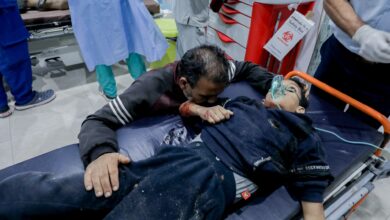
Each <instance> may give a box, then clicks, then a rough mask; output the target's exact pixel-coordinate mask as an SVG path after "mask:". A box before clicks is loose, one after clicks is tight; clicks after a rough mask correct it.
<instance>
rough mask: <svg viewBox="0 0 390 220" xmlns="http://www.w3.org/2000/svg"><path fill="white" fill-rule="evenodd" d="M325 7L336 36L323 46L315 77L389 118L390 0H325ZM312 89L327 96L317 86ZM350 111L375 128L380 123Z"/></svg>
mask: <svg viewBox="0 0 390 220" xmlns="http://www.w3.org/2000/svg"><path fill="white" fill-rule="evenodd" d="M324 8H325V11H326V12H327V14H328V15H329V17H330V18H331V19H332V21H333V22H332V23H331V28H332V31H333V35H332V36H331V37H330V38H329V39H328V40H327V41H326V42H325V43H324V44H323V45H322V47H321V63H320V65H319V67H318V69H317V71H316V73H315V75H314V76H315V77H316V78H318V79H319V80H321V81H323V82H325V83H327V84H329V85H330V86H332V87H334V88H336V89H338V90H341V91H342V92H344V93H346V94H348V95H350V96H352V97H354V98H355V99H357V100H359V101H361V102H363V103H365V104H367V105H369V106H371V107H373V108H374V109H376V110H378V111H379V112H380V113H382V114H383V115H385V116H386V117H388V116H389V115H390V101H389V98H390V81H389V79H390V75H389V73H390V23H389V20H390V1H389V0H377V1H361V0H350V1H347V0H325V1H324ZM312 92H314V93H318V94H321V95H323V96H325V94H323V93H322V92H321V91H319V89H317V88H313V89H312ZM326 97H327V98H328V100H332V101H333V104H335V105H336V106H338V107H340V108H341V109H343V108H344V107H345V104H344V103H340V102H338V101H337V100H333V99H332V97H329V96H326ZM347 112H349V113H350V114H352V115H354V116H355V117H357V118H358V119H360V120H361V121H364V122H365V123H367V124H369V125H371V126H373V127H375V128H378V127H379V126H380V125H379V123H378V122H377V121H376V120H374V119H372V118H369V117H368V116H367V115H366V114H363V113H361V112H360V111H358V110H356V109H354V108H349V109H348V111H347Z"/></svg>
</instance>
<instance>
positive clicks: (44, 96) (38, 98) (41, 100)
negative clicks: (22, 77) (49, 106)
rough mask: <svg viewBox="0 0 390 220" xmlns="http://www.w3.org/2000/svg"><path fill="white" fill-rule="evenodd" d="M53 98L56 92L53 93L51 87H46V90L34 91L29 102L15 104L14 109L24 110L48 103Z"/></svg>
mask: <svg viewBox="0 0 390 220" xmlns="http://www.w3.org/2000/svg"><path fill="white" fill-rule="evenodd" d="M55 98H56V94H55V93H54V91H53V90H52V89H48V90H46V91H42V92H35V96H34V98H33V99H32V100H31V101H30V102H29V103H26V104H24V105H17V104H15V109H16V110H26V109H29V108H34V107H37V106H40V105H44V104H46V103H49V102H51V101H52V100H53V99H55Z"/></svg>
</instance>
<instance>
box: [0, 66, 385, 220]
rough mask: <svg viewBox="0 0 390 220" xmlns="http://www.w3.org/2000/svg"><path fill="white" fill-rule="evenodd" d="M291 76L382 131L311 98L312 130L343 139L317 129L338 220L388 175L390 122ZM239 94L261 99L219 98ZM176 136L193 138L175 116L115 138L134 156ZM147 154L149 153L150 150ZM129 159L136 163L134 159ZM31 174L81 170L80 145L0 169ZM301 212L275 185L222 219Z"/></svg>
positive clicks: (142, 123) (241, 90) (2, 174)
mask: <svg viewBox="0 0 390 220" xmlns="http://www.w3.org/2000/svg"><path fill="white" fill-rule="evenodd" d="M292 76H298V77H301V78H303V79H305V80H307V81H309V82H310V83H312V85H314V86H318V87H320V88H322V89H324V90H326V91H328V92H330V93H331V94H332V95H334V96H336V97H338V98H340V99H342V100H343V101H346V102H347V103H349V104H350V105H352V106H355V107H357V108H359V109H362V110H363V111H364V112H366V113H367V114H369V115H371V116H372V117H374V118H376V119H377V120H378V121H380V122H381V124H382V125H383V130H384V131H383V132H379V131H378V130H376V129H373V128H371V127H369V126H367V125H365V124H363V123H361V122H359V121H357V120H356V119H354V118H352V117H351V116H349V115H347V114H346V113H344V112H343V111H340V110H339V109H336V108H335V107H333V106H331V105H330V104H329V103H328V102H327V101H326V100H321V99H319V98H318V97H315V96H311V97H310V106H311V107H309V108H308V110H307V114H308V115H309V116H310V117H311V118H312V119H313V122H314V126H315V127H316V128H317V129H322V130H327V131H332V132H335V133H337V135H339V136H341V137H342V138H344V139H346V140H340V139H339V138H338V137H336V136H334V135H333V134H330V133H327V132H322V131H320V130H319V131H318V132H319V135H320V137H321V139H322V141H323V145H324V148H325V151H326V153H327V161H328V163H329V165H330V168H331V172H332V174H333V175H334V177H335V180H334V181H333V182H332V184H331V185H330V186H329V187H328V188H327V190H326V193H325V201H324V206H325V215H326V218H327V219H340V218H342V217H343V216H347V215H348V214H349V213H350V212H351V210H354V209H356V208H357V206H358V205H359V204H360V203H361V202H362V201H363V200H364V198H365V197H366V195H367V194H368V193H369V192H370V191H371V190H372V189H373V187H374V185H373V184H372V183H373V181H375V180H377V179H380V178H384V177H388V176H389V174H390V165H389V162H388V161H386V160H385V159H384V158H383V157H381V149H382V148H383V147H384V146H385V145H386V143H387V142H388V140H389V135H390V122H389V121H388V120H387V118H386V117H384V116H383V115H381V114H380V113H378V112H377V111H375V110H374V109H371V108H370V107H368V106H365V105H364V104H362V103H360V102H358V101H356V100H354V99H352V98H350V97H348V96H346V95H344V94H342V93H340V92H338V91H337V90H334V89H332V88H331V87H329V86H327V85H325V84H323V83H321V82H319V81H318V80H316V79H314V78H313V77H311V76H309V75H307V74H304V73H301V72H296V71H294V72H290V73H289V74H288V75H287V76H286V77H292ZM242 95H244V96H248V97H250V98H254V99H261V98H262V97H261V96H260V95H259V94H258V93H257V92H256V91H254V90H253V89H252V88H251V87H249V85H247V84H246V83H237V84H232V85H230V86H229V87H228V88H227V89H226V90H225V91H224V92H223V93H222V94H221V96H223V97H230V98H234V97H237V96H242ZM176 131H179V132H176ZM175 132H176V133H177V134H178V136H177V137H179V138H178V141H179V142H187V141H189V140H190V139H191V137H192V136H193V133H192V132H191V130H190V129H189V128H187V129H185V125H184V123H183V122H182V120H181V119H180V117H179V116H176V115H166V116H155V117H150V118H145V119H141V120H138V121H135V122H134V123H132V124H131V125H130V126H127V127H123V128H121V129H119V130H118V131H117V137H118V143H119V146H120V149H121V152H122V153H124V154H128V155H132V156H133V155H137V154H139V153H138V151H139V149H141V148H142V147H143V146H147V145H153V146H159V145H160V144H161V143H163V142H165V141H167V137H170V138H168V139H169V141H170V142H171V141H172V140H173V139H174V138H173V139H172V137H175V134H173V135H172V133H175ZM347 140H352V141H359V144H358V143H353V144H352V143H348V141H347ZM173 142H175V140H173ZM360 142H367V143H371V144H373V145H376V146H378V147H377V148H374V147H373V146H368V145H366V144H363V143H360ZM147 153H148V154H150V155H153V153H154V152H147ZM143 156H145V155H143ZM146 156H147V155H146ZM132 159H134V160H137V158H134V157H133V158H132ZM31 171H37V172H50V173H53V174H55V176H56V177H58V178H63V177H65V176H69V175H74V174H76V173H80V172H81V173H82V172H84V167H83V165H82V162H81V160H80V155H79V151H78V145H77V144H72V145H68V146H65V147H62V148H59V149H57V150H54V151H51V152H48V153H46V154H43V155H40V156H37V157H35V158H32V159H29V160H27V161H24V162H21V163H19V164H16V165H13V166H10V167H8V168H5V169H3V170H0V181H1V180H3V179H5V178H7V177H9V176H11V175H17V174H20V173H22V172H31ZM265 181H266V180H265ZM53 196H54V195H53ZM300 210H301V208H300V205H299V203H298V202H296V201H294V200H293V199H292V198H291V197H290V196H289V194H288V193H287V191H286V189H285V188H284V187H283V186H275V191H273V192H272V193H270V194H262V193H261V192H259V193H256V194H254V195H252V196H251V197H250V199H249V201H244V202H241V203H238V204H236V206H235V207H234V208H233V209H231V210H229V211H228V213H227V215H226V219H229V220H243V219H300V218H301V212H300Z"/></svg>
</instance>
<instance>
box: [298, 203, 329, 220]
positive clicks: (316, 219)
mask: <svg viewBox="0 0 390 220" xmlns="http://www.w3.org/2000/svg"><path fill="white" fill-rule="evenodd" d="M301 204H302V212H303V219H304V220H324V219H325V215H324V206H323V205H322V203H316V202H305V201H302V202H301Z"/></svg>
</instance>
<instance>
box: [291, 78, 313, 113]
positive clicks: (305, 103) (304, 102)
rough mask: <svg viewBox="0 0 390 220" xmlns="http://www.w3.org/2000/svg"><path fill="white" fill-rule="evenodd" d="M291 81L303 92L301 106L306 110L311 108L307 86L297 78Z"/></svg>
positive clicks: (300, 100)
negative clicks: (307, 95)
mask: <svg viewBox="0 0 390 220" xmlns="http://www.w3.org/2000/svg"><path fill="white" fill-rule="evenodd" d="M290 80H291V81H293V82H295V83H296V84H297V85H298V86H299V88H300V90H301V94H300V97H301V98H300V99H299V105H300V106H302V107H304V108H305V109H306V108H307V107H308V106H309V100H308V99H307V97H306V91H307V86H306V84H305V83H303V82H302V81H301V80H300V79H298V78H296V77H293V78H290Z"/></svg>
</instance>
